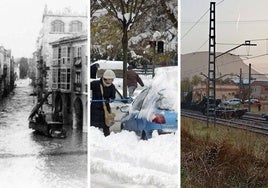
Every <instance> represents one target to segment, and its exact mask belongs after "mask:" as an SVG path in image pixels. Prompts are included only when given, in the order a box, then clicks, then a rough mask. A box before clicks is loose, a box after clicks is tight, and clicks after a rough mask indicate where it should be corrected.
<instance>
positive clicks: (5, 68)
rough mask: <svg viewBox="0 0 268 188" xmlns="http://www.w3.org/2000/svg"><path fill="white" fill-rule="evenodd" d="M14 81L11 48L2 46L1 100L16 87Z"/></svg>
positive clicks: (0, 50)
mask: <svg viewBox="0 0 268 188" xmlns="http://www.w3.org/2000/svg"><path fill="white" fill-rule="evenodd" d="M14 83H15V74H14V58H13V57H12V56H11V50H6V49H5V48H4V47H3V46H0V100H1V99H2V98H3V97H5V96H7V95H8V94H9V93H10V92H11V91H12V90H13V89H14Z"/></svg>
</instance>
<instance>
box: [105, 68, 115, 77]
mask: <svg viewBox="0 0 268 188" xmlns="http://www.w3.org/2000/svg"><path fill="white" fill-rule="evenodd" d="M103 78H106V79H115V73H114V71H112V70H110V69H109V70H106V71H105V72H104V73H103Z"/></svg>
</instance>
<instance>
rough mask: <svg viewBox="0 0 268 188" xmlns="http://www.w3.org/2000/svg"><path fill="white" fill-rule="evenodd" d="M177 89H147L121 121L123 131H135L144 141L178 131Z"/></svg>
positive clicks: (126, 111) (128, 109)
mask: <svg viewBox="0 0 268 188" xmlns="http://www.w3.org/2000/svg"><path fill="white" fill-rule="evenodd" d="M176 96H178V95H177V89H176V88H173V89H170V88H161V89H160V90H157V89H155V88H153V87H148V88H145V89H144V90H143V91H141V93H140V94H139V95H138V96H137V97H136V99H135V100H134V101H133V103H132V105H131V106H129V107H128V108H127V110H122V112H124V113H126V114H125V115H124V116H123V118H122V119H121V129H123V130H129V131H135V133H136V134H137V135H138V136H139V137H140V138H141V139H143V140H147V139H149V138H152V133H153V131H157V132H158V134H165V133H174V132H176V131H177V129H178V112H177V101H176Z"/></svg>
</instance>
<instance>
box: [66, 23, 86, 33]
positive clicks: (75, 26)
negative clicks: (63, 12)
mask: <svg viewBox="0 0 268 188" xmlns="http://www.w3.org/2000/svg"><path fill="white" fill-rule="evenodd" d="M82 28H83V24H82V22H80V21H77V20H75V21H72V22H71V23H70V30H69V31H70V32H79V31H82Z"/></svg>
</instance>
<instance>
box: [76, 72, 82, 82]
mask: <svg viewBox="0 0 268 188" xmlns="http://www.w3.org/2000/svg"><path fill="white" fill-rule="evenodd" d="M75 83H81V72H76V73H75Z"/></svg>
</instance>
